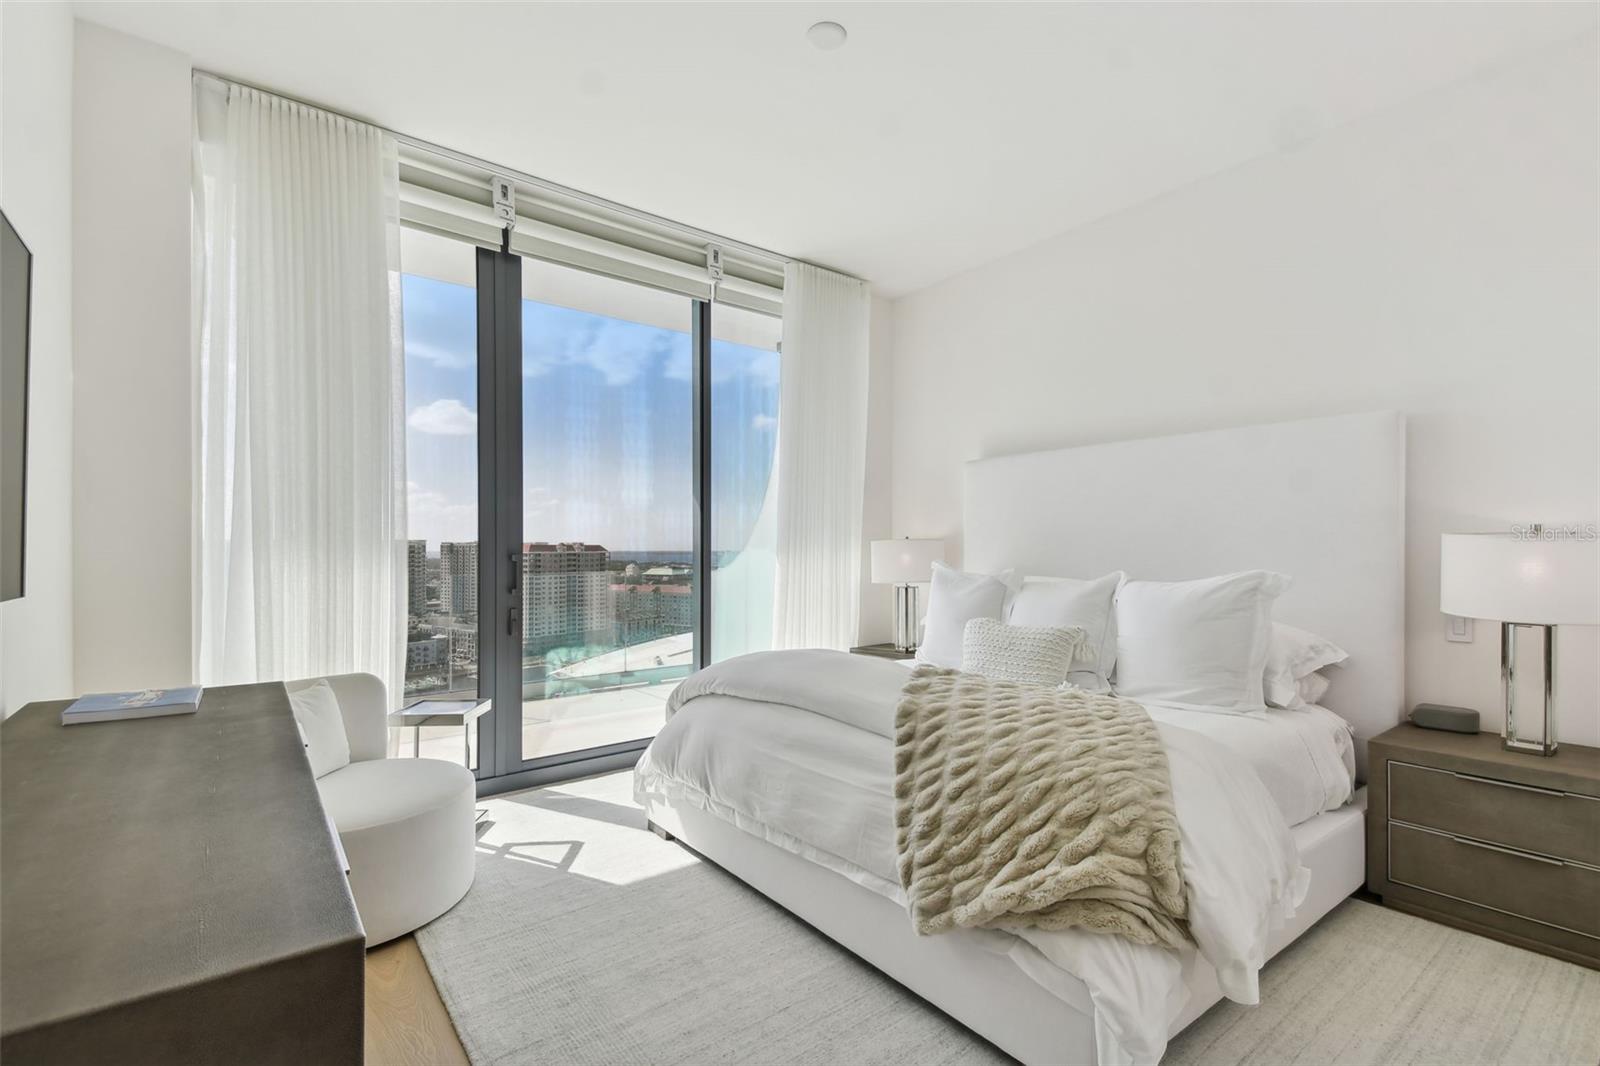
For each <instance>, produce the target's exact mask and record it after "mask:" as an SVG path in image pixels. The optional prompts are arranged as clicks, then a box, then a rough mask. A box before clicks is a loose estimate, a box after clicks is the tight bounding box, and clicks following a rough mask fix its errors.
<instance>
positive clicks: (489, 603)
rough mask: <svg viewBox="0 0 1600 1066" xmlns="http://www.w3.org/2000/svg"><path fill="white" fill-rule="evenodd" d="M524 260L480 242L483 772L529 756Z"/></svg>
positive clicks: (480, 757)
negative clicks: (525, 732)
mask: <svg viewBox="0 0 1600 1066" xmlns="http://www.w3.org/2000/svg"><path fill="white" fill-rule="evenodd" d="M521 499H522V260H521V258H520V257H518V256H515V255H511V254H510V253H508V252H506V251H504V250H502V251H498V252H497V251H492V250H490V249H487V248H480V249H478V695H479V697H480V698H482V697H488V698H490V699H492V700H494V713H493V714H492V715H490V716H488V718H487V719H480V723H481V724H480V728H479V730H478V744H479V747H478V776H479V777H492V776H496V775H499V774H504V773H508V772H510V771H511V770H512V769H516V768H518V767H520V765H521V761H522V742H521V741H522V737H521V733H522V633H521V626H520V625H518V624H517V622H518V621H519V619H518V618H517V615H518V614H519V613H520V610H521V606H522V604H521V595H522V593H521V573H520V561H521V555H522V509H521V507H520V506H519V504H520V501H521Z"/></svg>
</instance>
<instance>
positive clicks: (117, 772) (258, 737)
mask: <svg viewBox="0 0 1600 1066" xmlns="http://www.w3.org/2000/svg"><path fill="white" fill-rule="evenodd" d="M64 706H66V701H59V702H51V703H35V704H29V705H28V706H27V707H24V708H23V709H22V710H20V711H18V712H17V713H16V714H14V715H12V716H11V718H9V719H7V720H6V722H5V723H4V725H3V726H0V989H3V990H4V991H3V993H0V1059H4V1061H5V1062H6V1063H7V1064H8V1066H10V1064H13V1063H15V1064H18V1066H20V1064H23V1063H34V1062H39V1063H57V1062H63V1063H64V1062H72V1063H87V1062H117V1063H145V1062H148V1063H158V1062H159V1063H205V1062H227V1063H249V1062H263V1063H276V1062H282V1063H359V1062H360V1061H361V1057H362V1022H363V1010H364V1002H363V996H364V979H365V978H364V955H365V939H364V935H363V933H362V929H361V922H360V919H359V918H358V917H357V916H356V909H355V902H354V900H353V899H352V898H351V895H350V886H349V883H348V880H347V878H346V875H345V870H344V866H343V863H342V861H341V859H340V857H339V852H338V850H337V849H336V846H335V840H334V837H333V834H332V831H331V829H330V826H329V824H328V821H327V819H326V817H325V816H324V814H323V811H322V803H321V801H320V800H319V799H318V797H317V790H316V785H315V782H314V781H313V780H312V777H311V768H310V765H309V764H308V763H307V761H306V756H305V751H304V748H303V747H302V745H301V741H300V736H299V732H298V730H296V728H295V724H294V718H293V715H292V713H291V712H290V710H289V701H288V697H287V696H286V694H285V693H284V689H283V686H282V685H278V684H266V685H241V686H236V687H231V688H215V689H208V690H207V691H206V692H205V695H204V697H203V698H202V700H201V704H200V710H199V712H198V713H197V714H193V715H181V716H174V717H169V718H150V719H145V720H142V721H130V722H105V723H98V724H94V725H78V726H71V727H64V726H62V725H61V724H60V712H61V708H62V707H64Z"/></svg>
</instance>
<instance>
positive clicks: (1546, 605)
mask: <svg viewBox="0 0 1600 1066" xmlns="http://www.w3.org/2000/svg"><path fill="white" fill-rule="evenodd" d="M1439 610H1441V611H1443V612H1444V613H1445V614H1453V615H1459V616H1461V617H1463V618H1488V619H1492V620H1494V621H1498V622H1524V623H1529V624H1532V625H1545V626H1562V625H1565V626H1572V625H1577V626H1593V625H1600V541H1596V540H1594V539H1584V538H1582V537H1561V538H1556V539H1549V540H1546V539H1542V538H1540V537H1538V536H1535V535H1532V534H1530V535H1529V536H1527V537H1521V536H1514V535H1512V534H1509V533H1446V534H1444V536H1442V537H1441V538H1440V539H1439Z"/></svg>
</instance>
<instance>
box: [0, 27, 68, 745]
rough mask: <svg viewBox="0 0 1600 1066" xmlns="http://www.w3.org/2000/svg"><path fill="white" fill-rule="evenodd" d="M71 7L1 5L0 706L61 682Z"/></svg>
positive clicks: (40, 695) (57, 688) (55, 693)
mask: <svg viewBox="0 0 1600 1066" xmlns="http://www.w3.org/2000/svg"><path fill="white" fill-rule="evenodd" d="M71 127H72V14H71V10H70V9H69V8H68V7H67V6H66V5H55V4H4V5H0V206H3V207H4V208H5V212H6V216H7V217H8V218H10V219H11V223H12V225H13V226H15V227H16V229H17V232H18V233H19V234H20V235H21V236H22V239H23V240H24V241H26V242H27V244H28V248H29V250H30V251H32V252H33V307H32V313H31V327H32V344H31V347H30V350H29V356H30V364H29V377H28V404H29V410H28V502H27V522H28V528H27V541H26V544H25V551H26V565H27V573H26V574H25V576H24V586H23V592H24V595H23V597H22V598H21V599H19V600H12V601H10V602H9V603H0V708H3V709H4V712H5V713H6V714H10V713H11V712H12V711H15V710H16V709H17V708H19V707H21V706H22V705H23V704H25V703H28V702H30V701H32V700H37V699H55V698H60V697H64V696H70V695H72V693H73V687H72V552H71V544H70V539H69V538H70V535H71V526H72V415H73V412H72V250H73V249H72V224H73V219H72V198H71V191H72V190H71V189H70V188H69V186H68V184H67V176H68V175H69V174H70V173H71V170H72V138H71Z"/></svg>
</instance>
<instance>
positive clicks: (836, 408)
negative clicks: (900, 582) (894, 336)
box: [772, 262, 871, 649]
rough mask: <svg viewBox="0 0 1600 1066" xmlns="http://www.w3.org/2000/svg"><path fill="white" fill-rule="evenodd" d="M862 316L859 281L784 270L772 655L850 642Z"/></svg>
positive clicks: (863, 401)
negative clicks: (783, 650) (778, 651)
mask: <svg viewBox="0 0 1600 1066" xmlns="http://www.w3.org/2000/svg"><path fill="white" fill-rule="evenodd" d="M870 314H871V306H870V294H869V293H868V290H867V285H866V283H865V282H863V281H860V280H858V279H856V278H852V277H847V276H846V275H844V274H835V273H834V272H832V271H830V270H823V269H822V268H821V267H815V266H811V265H810V264H808V263H794V262H791V263H790V264H789V266H788V268H787V269H786V270H785V272H784V282H783V365H782V381H781V384H780V388H779V394H778V515H777V518H778V529H777V555H778V574H777V587H776V592H775V602H774V605H773V620H772V643H773V647H775V648H839V649H844V648H849V647H850V646H851V645H852V644H854V643H855V639H856V628H857V624H858V621H859V619H858V617H857V615H858V608H859V606H860V600H861V493H862V488H863V484H864V480H865V477H866V461H867V337H868V325H869V321H870Z"/></svg>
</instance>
